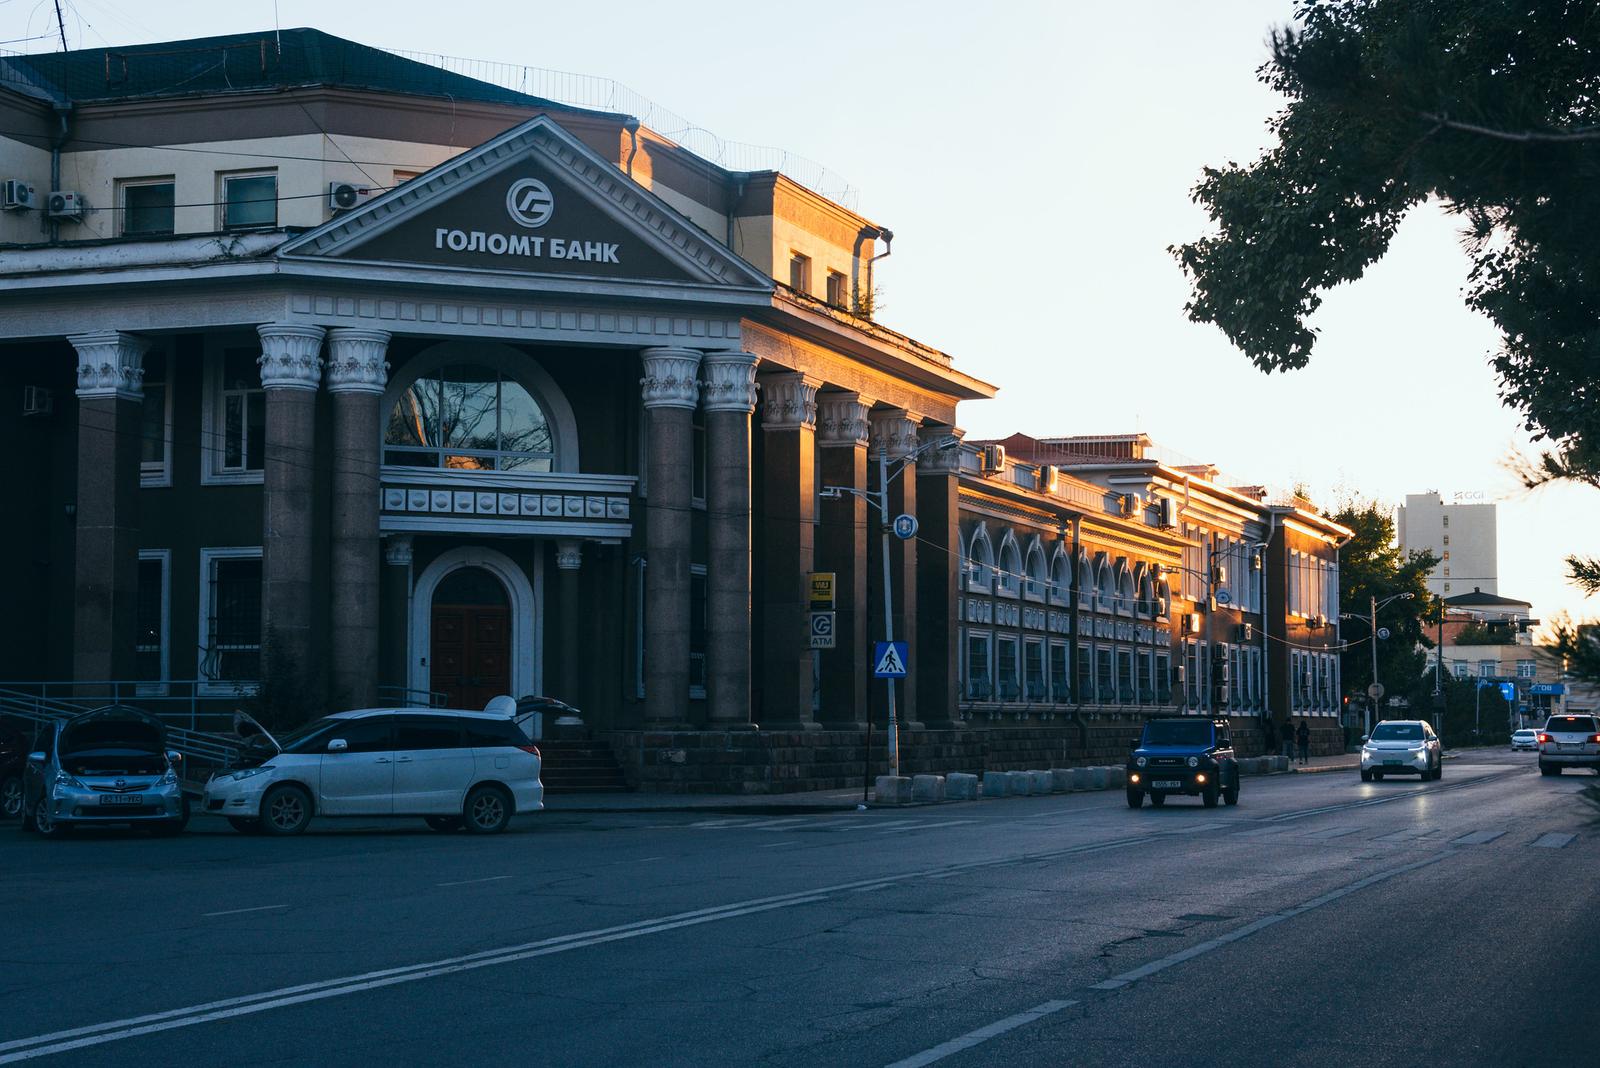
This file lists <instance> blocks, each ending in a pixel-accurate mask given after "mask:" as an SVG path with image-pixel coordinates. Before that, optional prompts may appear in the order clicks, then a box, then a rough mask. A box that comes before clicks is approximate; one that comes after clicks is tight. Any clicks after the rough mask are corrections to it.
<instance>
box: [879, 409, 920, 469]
mask: <svg viewBox="0 0 1600 1068" xmlns="http://www.w3.org/2000/svg"><path fill="white" fill-rule="evenodd" d="M868 418H869V419H870V420H871V422H872V453H873V455H874V456H876V455H877V454H878V453H879V452H884V451H887V453H888V456H889V459H891V460H903V459H905V458H906V457H907V456H910V455H911V454H912V453H913V452H915V451H916V450H917V427H918V424H919V423H920V422H921V421H922V417H921V416H919V415H917V414H916V413H915V412H909V411H907V410H906V409H904V408H880V409H878V410H877V411H874V412H873V413H872V414H871V415H870V416H868Z"/></svg>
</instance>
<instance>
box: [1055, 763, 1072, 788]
mask: <svg viewBox="0 0 1600 1068" xmlns="http://www.w3.org/2000/svg"><path fill="white" fill-rule="evenodd" d="M1050 787H1051V789H1053V790H1054V791H1055V792H1056V793H1058V794H1065V793H1071V792H1072V769H1071V768H1051V769H1050Z"/></svg>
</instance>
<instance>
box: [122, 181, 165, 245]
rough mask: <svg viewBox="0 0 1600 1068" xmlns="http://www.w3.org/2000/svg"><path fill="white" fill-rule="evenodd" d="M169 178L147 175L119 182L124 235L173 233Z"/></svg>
mask: <svg viewBox="0 0 1600 1068" xmlns="http://www.w3.org/2000/svg"><path fill="white" fill-rule="evenodd" d="M172 191H173V184H172V179H171V178H146V179H139V180H138V181H126V182H122V183H121V193H122V204H121V207H122V233H123V235H124V236H126V237H135V236H145V235H150V234H170V233H172V229H173V224H172V215H173V192H172Z"/></svg>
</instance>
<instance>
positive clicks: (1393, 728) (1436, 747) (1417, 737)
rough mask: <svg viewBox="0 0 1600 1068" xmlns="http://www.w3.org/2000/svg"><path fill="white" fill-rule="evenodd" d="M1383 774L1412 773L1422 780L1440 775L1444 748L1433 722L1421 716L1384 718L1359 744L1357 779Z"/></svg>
mask: <svg viewBox="0 0 1600 1068" xmlns="http://www.w3.org/2000/svg"><path fill="white" fill-rule="evenodd" d="M1385 775H1415V776H1417V777H1418V778H1419V779H1421V780H1422V781H1423V782H1427V781H1428V780H1429V779H1438V778H1442V777H1443V776H1444V752H1443V747H1442V746H1441V745H1440V744H1439V736H1438V735H1437V734H1435V733H1433V726H1432V725H1431V724H1429V723H1428V721H1427V720H1422V719H1386V720H1384V721H1383V722H1381V723H1379V724H1378V725H1377V726H1376V727H1373V728H1372V737H1370V738H1367V739H1365V740H1364V742H1363V743H1362V746H1361V781H1362V782H1371V781H1372V780H1373V779H1377V780H1379V781H1380V782H1381V781H1382V780H1383V777H1384V776H1385Z"/></svg>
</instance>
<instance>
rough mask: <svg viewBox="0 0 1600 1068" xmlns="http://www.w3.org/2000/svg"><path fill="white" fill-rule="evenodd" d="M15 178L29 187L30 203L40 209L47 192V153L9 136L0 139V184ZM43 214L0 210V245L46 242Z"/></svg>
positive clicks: (42, 212) (48, 155) (48, 166)
mask: <svg viewBox="0 0 1600 1068" xmlns="http://www.w3.org/2000/svg"><path fill="white" fill-rule="evenodd" d="M11 178H14V179H17V180H18V181H23V182H26V183H28V184H29V185H31V186H33V192H34V203H35V204H37V205H38V206H39V208H40V209H43V207H44V198H45V196H46V194H48V193H49V192H50V153H49V151H48V150H46V149H42V148H35V147H33V146H32V145H29V144H24V143H23V142H21V141H16V140H13V139H11V138H9V137H0V181H5V180H6V179H11ZM43 219H44V211H43V210H38V211H0V242H3V243H7V244H19V245H24V244H33V243H34V242H38V241H47V240H49V238H50V233H49V231H48V230H47V229H46V228H45V226H44V224H43Z"/></svg>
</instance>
